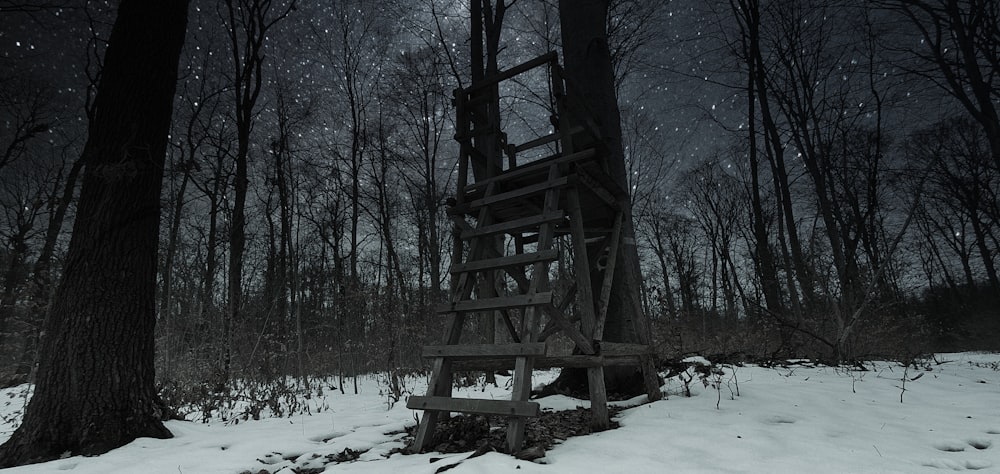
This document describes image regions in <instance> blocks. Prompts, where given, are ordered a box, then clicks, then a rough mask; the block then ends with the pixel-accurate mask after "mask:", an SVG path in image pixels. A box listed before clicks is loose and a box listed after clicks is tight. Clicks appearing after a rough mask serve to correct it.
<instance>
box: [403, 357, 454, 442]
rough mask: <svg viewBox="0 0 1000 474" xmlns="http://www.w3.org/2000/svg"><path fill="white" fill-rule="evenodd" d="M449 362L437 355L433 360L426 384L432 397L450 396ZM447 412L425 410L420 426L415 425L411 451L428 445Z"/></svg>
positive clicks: (428, 393) (450, 377)
mask: <svg viewBox="0 0 1000 474" xmlns="http://www.w3.org/2000/svg"><path fill="white" fill-rule="evenodd" d="M451 383H452V376H451V362H449V361H448V360H447V359H445V358H444V357H439V358H437V359H436V360H435V361H434V372H432V375H431V380H430V383H429V384H428V386H427V395H428V396H434V397H450V396H451ZM447 416H448V413H447V412H439V411H425V412H424V414H423V416H422V417H421V418H420V426H418V427H417V438H416V439H415V440H414V442H413V447H412V448H411V450H412V452H414V453H419V452H421V451H423V450H424V449H426V448H428V447H430V444H431V442H432V441H433V440H434V430H435V429H436V428H437V422H438V420H439V419H441V418H442V417H447Z"/></svg>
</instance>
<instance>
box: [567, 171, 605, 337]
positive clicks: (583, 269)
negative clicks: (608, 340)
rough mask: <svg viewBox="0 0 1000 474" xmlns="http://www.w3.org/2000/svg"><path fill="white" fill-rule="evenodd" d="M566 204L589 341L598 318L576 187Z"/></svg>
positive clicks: (582, 322)
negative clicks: (595, 310)
mask: <svg viewBox="0 0 1000 474" xmlns="http://www.w3.org/2000/svg"><path fill="white" fill-rule="evenodd" d="M566 202H567V204H568V205H569V218H570V229H571V230H572V234H573V262H574V263H575V266H576V268H575V271H576V286H577V290H578V291H579V293H580V298H579V299H580V304H579V306H578V308H579V311H580V332H582V333H583V337H585V338H587V339H588V340H598V339H597V338H595V337H594V327H595V326H594V325H595V324H596V323H597V317H596V314H595V312H594V303H593V301H594V296H593V286H592V285H591V284H590V259H589V258H588V257H587V236H586V235H585V234H584V232H583V209H582V208H581V207H580V192H579V191H578V190H577V189H576V187H572V188H570V189H569V190H568V192H567V196H566Z"/></svg>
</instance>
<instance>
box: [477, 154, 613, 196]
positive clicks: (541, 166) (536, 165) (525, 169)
mask: <svg viewBox="0 0 1000 474" xmlns="http://www.w3.org/2000/svg"><path fill="white" fill-rule="evenodd" d="M595 156H597V150H595V149H593V148H587V149H586V150H581V151H578V152H576V153H570V154H561V155H554V156H551V157H549V158H543V159H541V160H537V161H532V162H531V163H527V164H525V165H522V166H519V167H517V168H514V169H512V170H507V171H505V172H504V173H503V174H500V175H497V176H494V177H492V178H488V179H484V180H480V181H478V182H475V183H473V184H470V185H468V186H466V187H465V192H467V193H474V192H476V191H478V190H479V189H480V188H482V187H483V186H486V185H488V184H489V183H490V182H493V181H509V180H512V179H517V178H523V177H525V176H530V175H533V174H534V175H539V174H542V173H545V171H546V169H547V168H548V166H550V165H553V164H557V165H564V164H569V163H573V162H576V161H584V160H589V159H591V158H594V157H595ZM459 189H461V188H459Z"/></svg>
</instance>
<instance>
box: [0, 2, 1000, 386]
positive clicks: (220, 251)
mask: <svg viewBox="0 0 1000 474" xmlns="http://www.w3.org/2000/svg"><path fill="white" fill-rule="evenodd" d="M506 3H507V4H509V5H510V7H509V10H508V11H507V13H506V18H505V20H504V24H503V29H502V32H501V33H502V36H501V45H502V49H501V51H500V55H499V58H498V60H499V63H500V67H501V68H509V67H511V66H513V65H516V64H518V63H520V62H522V61H525V60H527V59H530V58H532V57H535V56H537V55H540V54H543V53H545V52H548V51H550V50H558V48H559V37H560V36H559V31H558V14H557V10H556V5H555V3H556V2H554V1H548V0H546V1H527V0H519V1H510V0H508V1H507V2H506ZM612 4H613V6H612V14H611V15H610V19H609V24H608V28H609V32H610V35H611V39H612V45H613V51H612V52H613V56H614V62H615V66H616V73H617V87H618V94H619V102H620V105H621V108H622V117H623V130H624V132H625V141H626V159H627V166H628V169H629V170H630V177H631V183H630V184H631V186H630V191H631V193H632V200H633V203H634V210H633V215H634V217H635V219H636V222H635V226H636V229H637V235H638V244H639V248H640V252H641V256H642V258H643V262H642V263H643V275H644V277H645V281H644V282H643V286H642V288H641V290H642V291H641V292H642V295H643V301H642V303H643V308H644V309H645V311H646V312H647V313H648V314H649V315H650V317H651V319H652V321H653V322H654V326H655V331H656V334H655V341H656V343H657V351H658V353H659V355H660V356H662V357H676V356H678V355H682V354H687V353H695V352H697V353H703V354H725V355H727V356H736V357H745V358H774V357H814V358H820V359H824V360H828V361H840V362H843V361H848V360H854V359H859V358H871V357H889V358H900V359H907V358H912V357H914V356H916V355H919V354H923V353H927V352H930V351H953V350H997V349H1000V291H998V290H1000V277H998V273H997V268H996V266H997V254H998V250H1000V240H998V239H1000V206H998V202H1000V201H998V198H997V193H998V190H1000V185H998V171H1000V118H998V112H997V109H998V107H1000V78H998V77H997V76H998V74H1000V26H998V25H1000V5H998V3H997V2H992V1H989V0H964V1H946V0H879V1H861V0H830V1H818V0H801V1H794V2H788V1H768V0H729V1H716V2H702V1H693V0H674V1H670V2H664V1H659V0H615V1H613V2H612ZM114 12H115V3H114V2H102V1H77V2H61V1H51V2H48V3H44V2H42V3H22V2H17V1H7V0H0V202H2V210H3V214H2V216H0V239H2V242H0V272H2V273H0V290H2V293H0V382H2V383H3V384H16V383H21V382H24V381H28V380H30V379H31V377H32V376H33V370H34V366H35V361H36V359H37V356H38V354H37V347H38V341H39V336H40V331H41V328H42V319H43V318H44V315H45V313H46V308H47V307H48V306H49V304H50V300H51V297H52V293H53V291H54V286H55V282H58V281H59V275H60V269H61V266H62V258H63V256H64V254H65V251H66V247H67V244H68V235H67V234H68V232H69V229H70V227H71V226H70V223H71V222H72V220H73V219H74V206H75V198H76V193H77V190H78V186H79V184H80V183H79V177H80V175H81V169H82V167H83V166H84V163H82V162H80V161H79V159H78V157H80V156H81V153H80V151H81V149H82V147H83V146H84V141H85V138H86V131H87V124H88V121H89V120H90V118H91V116H90V114H91V112H92V108H91V106H92V98H93V90H94V86H95V85H96V84H97V81H98V79H99V77H100V73H101V62H102V58H103V52H104V50H105V48H106V45H107V44H106V39H107V36H108V34H109V32H110V26H111V24H112V22H113V20H114ZM469 24H470V20H469V18H468V5H467V4H466V2H464V1H462V0H450V1H447V0H392V1H365V0H344V1H334V2H319V1H299V2H294V3H293V2H284V1H277V0H227V1H199V0H195V1H193V2H192V10H191V17H190V20H189V25H188V38H187V41H186V44H185V50H184V52H183V53H182V59H181V71H180V75H181V79H180V82H179V84H178V88H177V91H178V92H177V98H176V101H175V112H174V120H173V125H172V132H171V135H170V147H169V150H168V156H167V163H168V164H167V166H168V168H167V169H166V177H165V181H164V183H165V184H164V186H165V187H164V189H163V202H162V211H163V212H162V216H163V222H162V225H161V228H162V235H161V239H160V261H159V294H158V323H157V338H156V342H157V375H158V378H159V380H160V381H161V387H162V390H163V394H164V396H165V397H166V398H167V399H168V400H169V401H170V402H172V403H175V404H176V403H182V402H184V401H185V400H193V399H198V398H199V397H201V398H202V399H204V398H205V397H206V396H207V395H208V394H210V393H215V392H217V391H218V389H219V387H224V386H226V385H227V384H228V383H229V382H230V381H232V380H241V381H266V382H267V383H266V384H265V383H261V384H257V385H254V384H251V383H247V384H246V385H245V386H244V387H245V390H262V391H263V390H275V389H274V382H277V383H278V384H285V383H292V382H291V381H292V380H294V379H297V380H299V381H304V380H307V378H308V377H312V376H327V375H335V376H340V377H349V376H352V375H357V374H360V373H370V372H376V371H378V372H384V373H387V374H390V375H388V377H390V378H392V377H393V375H392V374H395V373H398V372H403V371H409V370H414V369H421V368H423V367H424V365H423V361H421V360H420V358H419V354H420V350H419V348H420V346H421V345H423V344H425V343H428V342H432V341H435V340H436V339H437V337H438V336H439V334H440V333H441V326H442V323H443V321H441V320H440V317H439V316H437V315H436V314H435V312H434V308H435V306H436V304H437V303H439V302H441V301H443V299H444V298H445V295H446V293H447V291H448V288H449V272H448V268H449V265H450V252H451V242H452V236H451V231H452V225H451V223H450V222H449V220H448V217H447V212H446V209H447V205H446V202H447V199H448V198H449V197H450V196H451V195H453V193H454V189H453V187H454V183H455V177H456V176H455V175H456V173H457V169H456V159H457V145H456V143H454V142H453V140H452V138H451V137H452V135H453V134H454V132H453V109H452V105H451V91H452V90H453V89H454V88H456V87H461V86H468V85H469V83H470V78H469V72H468V71H469V70H470V67H469V63H468V62H469V59H468V50H469V45H468V42H469ZM537 79H538V80H537V83H530V82H525V83H523V84H519V85H516V86H512V87H510V88H509V89H507V90H504V91H502V94H503V96H504V98H503V101H504V102H503V103H504V105H505V107H506V115H505V117H504V121H505V123H506V124H507V127H506V128H507V129H509V130H519V132H512V136H510V137H509V138H508V139H509V141H510V142H511V143H514V142H524V141H527V140H530V139H531V138H533V137H536V136H540V135H542V134H544V133H548V132H549V131H550V130H537V129H535V130H533V129H532V128H531V127H529V126H528V125H527V124H532V123H535V124H537V123H538V122H539V120H538V118H539V117H543V121H544V117H546V116H548V115H549V114H550V113H551V112H550V108H551V104H550V103H549V102H548V99H547V91H545V90H544V87H545V86H544V84H546V80H545V78H544V77H538V78H537ZM518 134H519V135H518ZM569 272H570V269H569V268H568V265H559V266H558V270H557V272H556V274H554V275H553V277H554V278H555V279H554V282H555V286H556V289H557V290H558V288H559V281H567V282H568V281H571V279H572V276H571V275H570V274H569ZM570 310H572V309H570ZM389 382H390V383H389V386H390V387H391V389H392V390H393V391H397V392H398V391H399V390H400V388H399V387H398V386H393V381H392V380H389ZM348 385H349V384H348ZM268 387H270V388H268ZM340 389H341V390H344V389H345V387H344V383H343V379H342V382H341V383H340ZM277 393H280V392H279V391H274V392H269V393H262V394H260V397H261V398H265V399H266V398H267V397H268V396H277V395H274V394H277ZM269 394H270V395H269ZM395 396H396V397H398V396H399V393H396V395H395Z"/></svg>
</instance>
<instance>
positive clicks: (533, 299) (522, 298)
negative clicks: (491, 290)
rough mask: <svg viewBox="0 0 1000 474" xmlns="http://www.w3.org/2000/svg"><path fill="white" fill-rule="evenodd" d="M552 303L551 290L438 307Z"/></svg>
mask: <svg viewBox="0 0 1000 474" xmlns="http://www.w3.org/2000/svg"><path fill="white" fill-rule="evenodd" d="M550 303H552V292H550V291H546V292H544V293H532V294H527V295H513V296H500V297H498V298H480V299H478V300H466V301H456V302H452V303H445V304H442V305H441V306H439V307H438V312H439V313H452V312H467V311H490V310H495V309H504V308H523V307H525V306H540V305H546V304H550Z"/></svg>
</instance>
